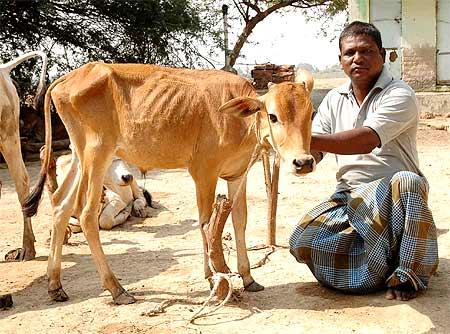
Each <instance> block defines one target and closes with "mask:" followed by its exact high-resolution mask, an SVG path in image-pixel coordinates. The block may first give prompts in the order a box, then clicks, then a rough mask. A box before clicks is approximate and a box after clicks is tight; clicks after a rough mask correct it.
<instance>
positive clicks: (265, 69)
mask: <svg viewBox="0 0 450 334" xmlns="http://www.w3.org/2000/svg"><path fill="white" fill-rule="evenodd" d="M251 74H252V78H253V85H254V86H255V88H256V89H267V84H268V83H269V82H273V83H280V82H283V81H294V80H295V66H294V65H275V64H270V63H267V64H260V65H256V66H255V67H254V68H253V70H252V72H251Z"/></svg>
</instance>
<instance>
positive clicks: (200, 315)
mask: <svg viewBox="0 0 450 334" xmlns="http://www.w3.org/2000/svg"><path fill="white" fill-rule="evenodd" d="M236 275H237V274H233V273H230V274H224V273H215V274H214V275H213V276H212V278H211V279H212V280H213V282H214V286H213V288H212V290H211V292H210V294H209V297H208V299H207V300H206V301H205V302H204V303H203V305H202V307H200V309H199V310H198V311H197V312H195V313H194V315H193V316H192V317H191V318H190V319H189V322H188V323H192V322H193V321H194V320H195V319H198V318H203V317H206V316H208V315H210V314H212V313H214V312H216V311H217V310H219V309H220V308H221V307H223V306H224V305H225V304H226V303H227V302H228V301H229V300H230V297H231V295H232V293H233V284H232V282H231V277H233V276H236ZM222 280H226V281H227V282H228V293H227V296H226V297H225V298H224V300H222V302H221V303H220V304H219V305H217V306H216V307H214V308H213V309H211V310H209V311H207V312H204V313H202V312H203V310H204V309H205V308H206V305H207V304H208V303H209V302H210V301H211V300H212V299H213V297H214V296H215V295H216V292H217V288H218V287H219V284H220V281H222Z"/></svg>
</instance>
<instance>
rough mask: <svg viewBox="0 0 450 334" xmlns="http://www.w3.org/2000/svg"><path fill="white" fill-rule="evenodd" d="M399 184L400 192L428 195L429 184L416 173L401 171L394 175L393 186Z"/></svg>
mask: <svg viewBox="0 0 450 334" xmlns="http://www.w3.org/2000/svg"><path fill="white" fill-rule="evenodd" d="M395 183H398V185H399V188H400V192H414V193H420V194H424V195H426V194H427V193H428V183H427V181H426V179H425V178H424V177H422V176H419V175H417V174H416V173H413V172H409V171H401V172H397V173H395V174H394V176H393V177H392V184H395Z"/></svg>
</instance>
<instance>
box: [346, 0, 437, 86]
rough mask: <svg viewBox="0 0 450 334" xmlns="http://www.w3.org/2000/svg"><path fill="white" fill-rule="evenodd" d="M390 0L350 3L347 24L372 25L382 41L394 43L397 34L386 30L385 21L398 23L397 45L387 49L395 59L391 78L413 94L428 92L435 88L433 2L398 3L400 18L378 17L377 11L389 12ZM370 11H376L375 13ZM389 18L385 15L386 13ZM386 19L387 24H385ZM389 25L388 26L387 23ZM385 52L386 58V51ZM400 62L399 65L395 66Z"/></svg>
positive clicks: (434, 14)
mask: <svg viewBox="0 0 450 334" xmlns="http://www.w3.org/2000/svg"><path fill="white" fill-rule="evenodd" d="M392 4H393V1H390V0H350V1H349V12H350V21H353V20H360V21H366V22H373V23H374V24H375V25H376V26H377V28H378V29H380V31H381V34H382V36H384V39H385V40H386V41H390V40H395V39H396V36H392V34H394V33H395V34H397V33H398V32H397V30H395V31H394V30H393V29H390V28H389V22H388V20H390V21H392V20H393V19H396V20H397V21H400V22H399V24H400V26H401V28H400V33H401V39H400V45H399V46H398V47H399V48H398V49H396V48H397V45H392V46H388V47H389V48H390V50H391V51H395V52H396V53H397V54H398V56H399V58H398V60H396V63H395V64H389V61H388V60H387V64H388V65H391V66H392V69H393V70H394V71H393V72H394V74H395V75H396V76H397V77H401V78H402V79H403V80H405V81H406V82H407V83H408V84H409V85H411V87H413V88H414V89H415V90H416V91H432V90H434V89H435V88H436V79H437V78H436V0H426V1H423V0H401V18H395V17H394V16H396V15H395V14H394V13H391V14H392V15H393V16H392V17H384V16H385V14H386V13H384V14H383V15H384V16H383V15H382V16H383V17H378V15H377V12H379V13H380V14H382V13H383V11H382V10H380V8H383V7H385V8H387V9H388V8H389V7H390V6H392ZM371 8H373V9H374V8H377V11H375V10H372V11H373V13H371V10H370V9H371ZM388 14H389V11H388ZM386 18H387V19H388V20H386ZM391 23H392V22H391ZM393 24H395V23H393ZM390 50H388V56H389V53H390V52H389V51H390ZM398 62H400V63H401V64H398Z"/></svg>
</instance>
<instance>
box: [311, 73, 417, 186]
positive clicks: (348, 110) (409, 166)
mask: <svg viewBox="0 0 450 334" xmlns="http://www.w3.org/2000/svg"><path fill="white" fill-rule="evenodd" d="M418 122H419V110H418V106H417V100H416V96H415V94H414V91H413V90H412V88H411V87H409V86H408V85H407V84H406V83H405V82H403V81H401V80H396V79H394V78H393V76H392V75H391V74H390V72H389V70H388V69H387V68H386V67H384V68H383V71H382V72H381V75H380V77H379V78H378V80H377V82H376V84H375V86H374V87H373V88H372V90H371V91H370V92H369V94H368V95H367V96H366V98H365V99H364V101H363V103H362V104H361V106H358V103H357V102H356V98H355V96H354V94H353V90H352V86H351V83H350V82H349V83H346V84H345V85H342V86H340V87H338V88H335V89H333V90H331V91H330V92H329V93H328V94H327V95H326V97H325V98H324V100H323V101H322V103H321V104H320V106H319V108H318V111H317V114H316V116H315V117H314V120H313V125H312V133H313V134H333V133H337V132H341V131H346V130H351V129H354V128H360V127H363V126H367V127H370V128H371V129H373V130H374V131H375V132H376V133H377V134H378V136H379V137H380V141H381V146H380V147H376V148H375V149H374V150H373V151H372V152H371V153H369V154H354V155H339V154H336V155H335V157H336V162H337V165H338V172H337V173H336V179H337V181H338V185H337V189H336V190H337V191H341V190H348V189H353V188H355V187H358V186H359V185H361V184H365V183H368V182H371V181H374V180H378V179H380V178H383V177H385V176H391V175H392V174H394V173H396V172H398V171H411V172H414V173H416V174H419V175H422V173H421V172H420V170H419V159H418V154H417V147H416V134H417V126H418Z"/></svg>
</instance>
